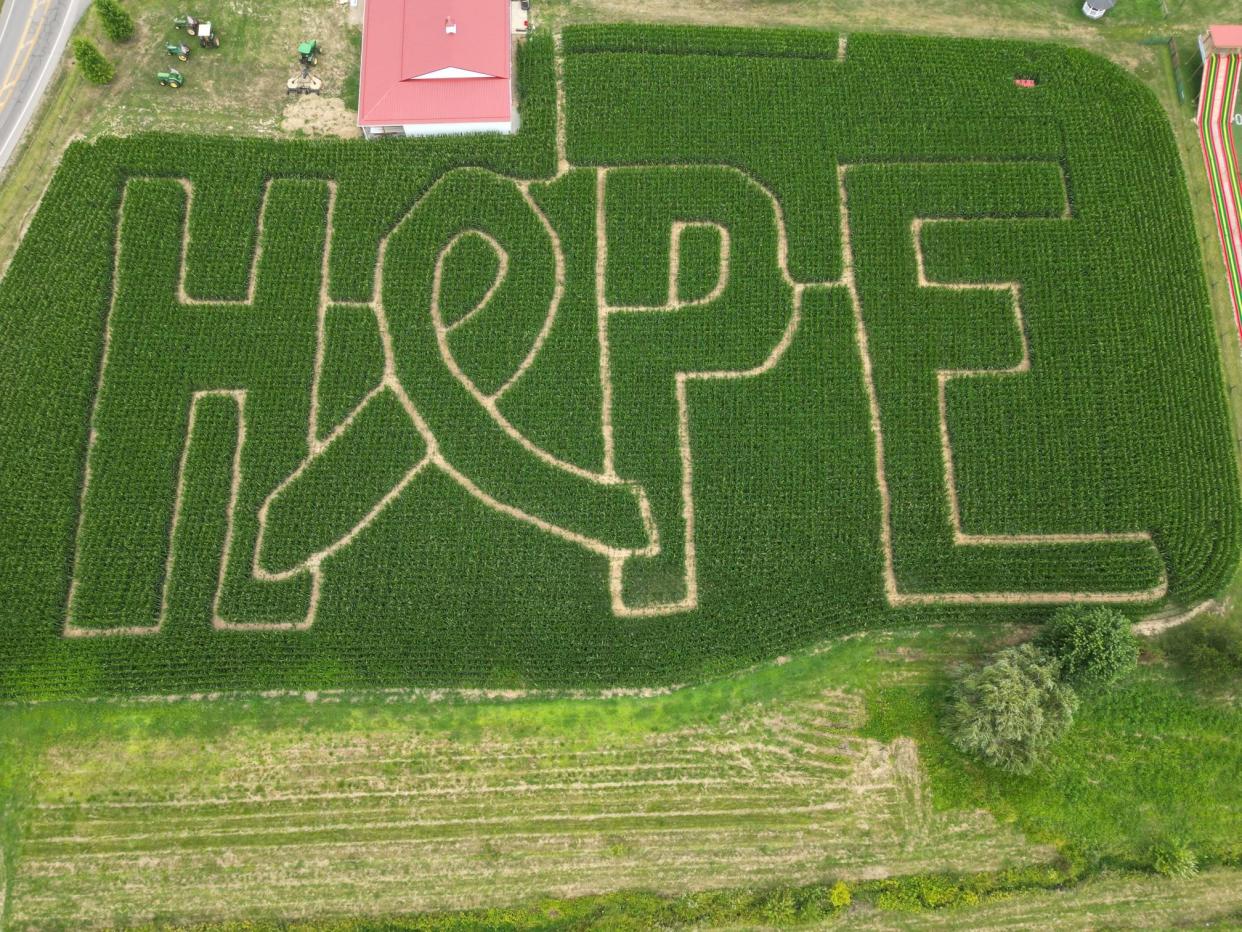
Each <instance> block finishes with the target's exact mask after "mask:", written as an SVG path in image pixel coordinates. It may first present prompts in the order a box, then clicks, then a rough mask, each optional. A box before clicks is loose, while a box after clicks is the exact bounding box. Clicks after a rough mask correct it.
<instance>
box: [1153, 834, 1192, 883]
mask: <svg viewBox="0 0 1242 932" xmlns="http://www.w3.org/2000/svg"><path fill="white" fill-rule="evenodd" d="M1148 856H1149V857H1150V859H1151V867H1152V870H1154V871H1155V872H1156V873H1157V874H1163V875H1164V876H1165V877H1175V878H1180V879H1185V878H1187V877H1193V876H1194V875H1195V874H1197V873H1199V858H1198V856H1197V855H1196V854H1195V853H1194V851H1193V850H1192V849H1191V847H1190V846H1189V845H1187V844H1186V843H1185V842H1183V841H1177V840H1174V839H1165V840H1163V841H1160V842H1157V843H1156V844H1154V845H1152V846H1151V851H1150V853H1149V855H1148Z"/></svg>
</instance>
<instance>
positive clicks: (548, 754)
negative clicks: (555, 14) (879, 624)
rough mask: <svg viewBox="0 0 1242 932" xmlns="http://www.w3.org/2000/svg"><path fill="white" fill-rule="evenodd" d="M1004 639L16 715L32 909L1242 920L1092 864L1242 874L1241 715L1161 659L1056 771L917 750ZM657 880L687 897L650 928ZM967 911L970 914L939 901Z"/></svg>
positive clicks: (977, 924) (2, 725)
mask: <svg viewBox="0 0 1242 932" xmlns="http://www.w3.org/2000/svg"><path fill="white" fill-rule="evenodd" d="M1016 634H1017V632H1014V631H1012V630H1010V629H1004V630H1003V631H1002V632H1000V637H1001V638H1002V639H1005V640H1008V639H1010V638H1012V637H1014V636H1015V635H1016ZM987 640H988V632H987V630H985V629H983V628H967V629H964V628H960V627H956V626H955V627H953V628H951V629H943V628H938V629H926V628H924V629H920V630H917V631H915V630H911V631H904V632H870V633H868V634H867V636H865V637H856V636H851V637H845V638H841V639H837V640H834V641H832V642H830V643H829V644H827V645H825V646H824V647H823V648H822V649H820V650H817V651H816V652H813V653H807V654H804V655H802V656H800V657H797V658H794V659H791V660H789V661H788V662H785V663H782V664H772V665H766V666H764V667H762V668H759V669H756V670H754V671H750V672H748V673H746V674H744V675H739V676H733V677H727V678H724V679H721V680H717V681H715V682H713V683H711V684H706V685H703V686H699V687H693V688H690V689H685V690H679V691H676V692H674V693H671V694H666V695H658V696H617V697H612V698H599V697H597V698H591V699H575V698H572V697H555V696H525V697H521V696H513V695H508V696H507V697H506V696H504V695H501V694H491V695H482V694H480V695H473V696H463V695H461V694H459V693H455V692H451V691H450V692H435V691H424V692H411V691H401V692H395V691H387V692H379V691H358V690H350V691H345V692H322V693H317V694H316V693H311V694H307V695H305V696H284V697H268V698H262V697H255V698H252V699H248V700H238V699H222V700H217V701H201V700H199V701H194V700H188V701H176V702H167V701H160V702H139V701H134V700H122V701H108V702H95V703H81V702H75V703H58V702H52V703H39V704H23V705H19V706H6V707H0V752H3V756H0V815H2V818H3V821H0V840H2V847H3V854H4V857H5V866H6V868H7V872H8V887H7V899H8V905H7V917H8V922H9V925H10V926H11V927H13V928H15V929H26V928H36V929H43V928H75V929H76V928H85V927H100V926H126V925H139V926H142V925H144V924H151V923H160V924H163V925H165V926H167V925H173V926H178V925H182V924H184V925H188V926H194V925H195V924H197V923H200V922H205V923H210V922H220V923H226V924H227V923H229V922H234V923H236V922H240V921H242V920H249V921H254V922H271V923H273V924H276V923H279V922H297V921H298V920H305V921H307V922H308V923H310V924H311V926H310V927H311V928H318V927H320V924H322V927H324V928H335V926H333V924H332V923H333V922H334V920H336V919H337V918H340V919H341V921H342V922H343V923H344V922H346V921H347V920H346V918H345V917H351V918H352V919H354V920H357V921H358V922H360V923H362V922H365V921H366V920H367V919H368V918H369V919H373V920H374V919H380V918H381V917H382V918H383V920H384V921H395V920H396V919H397V918H398V917H401V916H407V915H409V914H412V913H426V912H427V911H432V912H434V913H436V914H437V915H434V916H425V917H424V920H419V921H422V922H423V924H422V925H415V926H414V927H416V928H440V927H443V928H462V927H465V928H574V929H577V928H592V927H595V928H616V927H618V926H621V927H626V928H647V927H653V926H669V925H672V926H678V925H683V926H684V925H689V926H692V927H710V926H716V925H721V924H725V923H724V922H723V920H727V919H728V918H729V916H730V913H729V912H728V911H727V910H726V909H724V908H722V907H721V905H720V903H721V901H723V902H724V903H726V904H727V903H729V901H730V899H731V898H732V899H734V900H736V901H738V902H741V903H745V901H746V897H747V896H750V897H754V898H755V899H757V900H758V901H759V905H758V906H757V907H748V908H746V909H745V910H744V912H743V913H742V914H741V915H740V916H738V917H737V922H736V923H735V924H739V925H743V926H747V927H750V926H754V925H787V924H789V923H790V922H792V921H795V920H797V919H802V920H804V921H805V920H806V919H808V918H811V917H812V916H813V915H814V914H812V913H810V911H809V910H808V909H807V908H806V907H805V905H800V904H805V902H806V901H807V900H808V899H809V900H814V899H816V898H818V899H820V900H822V899H823V894H825V893H826V892H827V890H828V889H829V888H830V887H831V885H832V884H833V883H835V882H836V881H838V880H842V881H844V882H846V883H847V884H848V885H849V887H850V889H851V890H852V891H853V895H854V900H855V902H854V904H853V906H852V908H851V909H850V910H848V911H841V910H832V909H830V908H823V909H821V910H819V912H818V916H819V918H820V919H825V920H834V921H835V920H840V921H842V922H844V923H846V924H848V925H850V926H851V927H852V926H854V925H858V924H862V925H863V926H864V927H868V928H899V927H906V926H908V925H913V924H916V921H917V920H921V921H922V922H924V923H928V924H931V923H935V924H936V927H950V928H957V927H972V928H1003V927H1022V926H1023V925H1025V926H1026V927H1029V926H1030V925H1031V924H1032V923H1033V922H1035V919H1034V918H1033V917H1036V916H1038V915H1039V911H1040V910H1050V911H1051V912H1050V914H1049V915H1048V917H1047V918H1046V922H1044V923H1043V924H1045V925H1049V924H1051V923H1052V922H1053V920H1054V918H1055V919H1056V920H1058V921H1062V922H1063V925H1064V926H1065V927H1068V928H1074V927H1082V926H1084V925H1088V924H1091V923H1093V922H1094V923H1099V922H1106V921H1108V919H1109V918H1110V917H1111V918H1112V919H1115V920H1117V921H1120V920H1123V919H1124V920H1126V921H1128V922H1132V923H1135V924H1140V923H1141V922H1146V923H1147V924H1148V925H1151V926H1155V927H1161V926H1164V927H1167V926H1168V925H1171V924H1173V922H1175V921H1176V920H1178V919H1181V918H1186V919H1191V918H1193V919H1199V920H1202V919H1207V918H1211V917H1215V916H1219V915H1222V914H1226V913H1228V912H1230V911H1233V910H1236V909H1238V908H1239V906H1242V900H1240V898H1242V888H1239V887H1238V885H1237V883H1236V873H1237V869H1236V866H1235V867H1234V868H1233V871H1232V872H1229V871H1221V870H1216V871H1208V872H1207V873H1206V874H1205V875H1204V876H1203V877H1201V878H1198V879H1196V880H1193V881H1191V882H1189V883H1186V882H1174V881H1172V880H1169V879H1167V878H1159V879H1158V880H1157V879H1156V878H1153V877H1152V876H1151V875H1150V874H1149V875H1147V876H1145V877H1144V876H1139V875H1136V874H1134V873H1133V872H1132V871H1127V872H1126V873H1125V874H1124V875H1122V876H1119V877H1118V876H1113V877H1109V876H1107V875H1099V876H1094V877H1090V878H1089V879H1086V880H1081V878H1080V875H1079V874H1078V872H1079V871H1082V870H1084V865H1083V863H1082V858H1083V855H1084V853H1086V852H1090V851H1094V852H1095V856H1096V857H1103V858H1105V860H1106V863H1108V864H1110V865H1112V867H1113V869H1114V870H1115V869H1117V868H1118V867H1122V868H1124V867H1126V866H1137V865H1138V864H1140V863H1142V858H1143V857H1144V855H1145V845H1146V844H1148V843H1149V842H1150V839H1151V838H1153V837H1162V836H1164V835H1166V834H1167V833H1172V832H1180V833H1181V835H1182V837H1185V838H1186V839H1187V840H1188V841H1189V842H1190V843H1191V844H1192V845H1193V846H1194V850H1196V851H1197V852H1198V853H1199V854H1200V855H1201V856H1202V857H1203V858H1204V859H1205V863H1207V864H1212V863H1216V864H1219V863H1221V862H1224V861H1228V860H1229V859H1230V858H1231V857H1232V858H1233V860H1234V862H1235V864H1236V858H1237V839H1238V837H1239V836H1240V833H1242V805H1240V803H1239V800H1238V798H1237V794H1236V792H1235V789H1236V786H1237V780H1238V761H1239V760H1242V747H1240V746H1239V745H1240V744H1242V722H1240V720H1242V712H1239V711H1238V710H1236V709H1234V710H1227V709H1217V710H1214V711H1213V710H1209V709H1207V708H1205V707H1204V706H1202V705H1199V704H1194V703H1191V702H1189V701H1188V700H1187V698H1186V697H1185V696H1184V695H1181V694H1179V692H1178V691H1177V689H1176V688H1175V687H1174V685H1173V684H1172V683H1171V682H1170V681H1169V679H1168V677H1167V674H1165V673H1162V672H1161V671H1160V670H1159V668H1156V667H1153V668H1150V669H1148V670H1145V671H1144V672H1143V673H1142V674H1141V675H1140V676H1139V677H1138V679H1137V680H1136V681H1135V682H1134V683H1132V684H1131V685H1130V687H1128V688H1127V689H1125V690H1122V691H1120V692H1119V693H1118V695H1117V696H1116V697H1103V698H1100V699H1095V700H1092V701H1089V702H1087V703H1086V704H1085V705H1084V707H1083V708H1082V710H1081V712H1080V715H1079V717H1078V721H1077V722H1076V723H1075V730H1074V732H1073V733H1072V734H1071V736H1070V737H1069V738H1068V739H1067V741H1066V742H1065V744H1064V746H1062V747H1059V748H1058V749H1057V751H1056V753H1055V754H1054V755H1053V757H1052V758H1051V759H1050V760H1049V761H1048V763H1047V766H1046V767H1044V768H1042V769H1041V771H1040V773H1038V774H1037V775H1035V776H1033V777H1029V778H1012V779H1008V780H1001V781H996V780H994V779H991V778H989V777H988V775H986V774H982V773H980V772H979V768H976V767H970V766H969V765H968V766H967V767H966V768H965V769H963V767H962V762H961V761H960V760H956V761H954V760H948V759H946V749H945V748H944V747H943V745H944V743H945V742H944V740H943V739H942V738H938V737H937V736H936V735H935V734H934V732H933V734H931V735H927V734H925V733H924V731H923V726H922V725H921V724H920V723H919V722H917V721H916V722H906V723H905V729H906V730H905V731H904V733H903V734H901V735H899V736H896V737H894V736H893V735H892V734H890V733H889V732H890V731H891V730H892V728H893V724H894V718H895V717H899V716H900V714H901V710H902V708H903V707H912V708H917V709H918V710H919V712H918V714H920V715H923V716H927V717H930V715H931V713H930V712H929V710H930V709H931V708H932V707H934V705H935V696H936V695H937V693H938V691H940V690H942V688H943V682H944V670H945V667H946V665H953V664H957V663H961V662H963V661H969V660H971V659H972V658H973V657H974V655H975V654H976V652H978V651H979V650H980V644H981V642H983V643H986V642H987ZM1145 731H1146V732H1150V733H1151V734H1152V735H1159V739H1158V740H1156V739H1155V738H1154V737H1151V736H1150V735H1144V734H1143V732H1145ZM906 735H917V737H918V743H917V746H916V744H915V742H914V741H911V740H910V738H909V737H906ZM1136 735H1137V736H1136ZM951 753H952V752H951V751H948V754H949V755H951ZM946 771H947V772H948V773H949V774H950V778H949V779H948V780H947V781H946V779H945V773H946ZM985 805H986V806H987V807H988V808H990V809H992V810H993V811H995V812H996V813H997V816H999V818H997V817H996V816H993V815H989V814H988V812H986V811H984V810H983V808H982V807H983V806H985ZM1075 851H1076V852H1077V854H1074V853H1073V852H1075ZM1067 855H1068V858H1067V857H1066V856H1067ZM1071 861H1072V862H1076V863H1078V867H1077V868H1074V867H1072V866H1068V862H1071ZM1205 870H1206V868H1205ZM945 872H961V874H960V875H959V876H956V877H954V876H946V874H945ZM979 872H985V873H984V874H980V873H979ZM912 875H921V876H922V877H923V878H925V883H924V884H923V885H916V884H917V883H918V882H917V881H911V880H909V879H908V878H910V877H911V876H912ZM894 877H896V878H899V879H897V880H892V879H891V878H894ZM901 878H906V879H901ZM806 884H813V885H820V886H821V887H822V888H823V889H822V890H820V891H819V893H818V894H813V895H811V896H808V895H807V892H806V890H804V889H800V888H802V887H803V885H806ZM955 884H962V885H964V887H965V889H966V891H968V893H973V894H974V895H973V896H971V895H966V896H958V897H951V896H949V894H950V893H952V892H953V890H954V885H955ZM1052 887H1057V888H1060V887H1065V888H1066V889H1058V890H1056V891H1052V890H1049V889H1048V888H1052ZM722 888H723V890H722ZM731 889H732V890H742V891H748V892H747V893H744V894H742V895H736V894H731V893H729V892H727V891H729V890H731ZM617 891H622V892H620V893H618V892H617ZM634 891H644V892H643V893H641V894H639V893H635V892H634ZM704 891H707V892H704ZM656 895H663V896H666V897H672V898H674V899H675V900H676V901H677V903H678V905H677V906H676V907H673V908H671V909H667V910H666V911H664V912H663V913H660V912H653V913H649V914H646V915H647V918H644V913H643V912H642V910H643V909H644V908H647V909H650V908H652V905H653V904H652V898H653V897H655V896H656ZM574 897H578V898H585V899H573V898H574ZM765 898H766V899H765ZM827 905H828V904H827V902H824V906H825V907H827ZM944 906H958V907H963V908H958V909H944V910H937V911H935V912H932V911H930V910H929V908H928V907H944ZM1144 906H1145V907H1146V908H1147V909H1148V910H1149V911H1148V912H1147V913H1146V914H1144V913H1143V911H1142V907H1144ZM920 907H921V910H920V911H919V912H918V913H917V914H911V912H910V910H911V909H920ZM445 910H450V911H452V910H491V912H485V913H471V914H469V915H470V916H473V919H470V918H469V916H468V917H467V918H466V919H462V920H460V921H459V920H458V918H457V917H454V916H453V915H451V914H447V915H446V914H443V911H445ZM1144 915H1146V918H1143V917H1144ZM610 917H611V919H612V921H611V923H610V921H609V920H610ZM661 917H662V918H661ZM413 922H414V920H411V924H413ZM454 922H457V923H458V924H457V925H454ZM627 923H628V924H627ZM226 927H227V926H226ZM260 927H263V926H260ZM343 928H349V926H348V925H344V926H343Z"/></svg>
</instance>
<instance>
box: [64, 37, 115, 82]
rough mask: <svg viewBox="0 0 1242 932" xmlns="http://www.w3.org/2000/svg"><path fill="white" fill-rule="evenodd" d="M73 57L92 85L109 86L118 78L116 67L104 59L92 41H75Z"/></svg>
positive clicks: (78, 39)
mask: <svg viewBox="0 0 1242 932" xmlns="http://www.w3.org/2000/svg"><path fill="white" fill-rule="evenodd" d="M73 57H74V58H75V59H76V60H77V63H78V67H79V68H81V69H82V74H84V75H85V76H86V80H88V81H90V82H91V83H92V84H108V83H109V82H111V80H112V79H113V78H114V77H115V76H116V66H115V65H113V64H112V62H110V61H108V59H106V58H104V57H103V54H102V53H101V52H100V51H99V49H97V48H95V43H94V42H92V41H91V40H90V39H83V38H81V37H78V38H77V39H74V40H73Z"/></svg>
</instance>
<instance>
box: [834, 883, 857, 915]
mask: <svg viewBox="0 0 1242 932" xmlns="http://www.w3.org/2000/svg"><path fill="white" fill-rule="evenodd" d="M853 899H854V897H853V895H852V894H851V893H850V888H849V887H848V886H846V884H845V881H844V880H838V881H837V882H836V883H834V884H833V885H832V889H831V890H829V891H828V902H829V903H831V904H832V908H833V909H845V907H847V906H849V905H850V903H851V902H852V901H853Z"/></svg>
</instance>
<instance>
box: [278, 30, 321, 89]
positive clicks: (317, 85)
mask: <svg viewBox="0 0 1242 932" xmlns="http://www.w3.org/2000/svg"><path fill="white" fill-rule="evenodd" d="M298 61H300V62H301V63H302V72H301V74H295V75H294V76H293V77H292V78H290V79H289V80H288V81H286V82H285V93H287V94H318V93H319V92H320V91H321V90H323V78H320V77H319V76H318V75H313V74H311V73H310V70H311V66H312V65H317V64H319V40H317V39H311V40H310V41H308V42H300V43H298Z"/></svg>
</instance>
